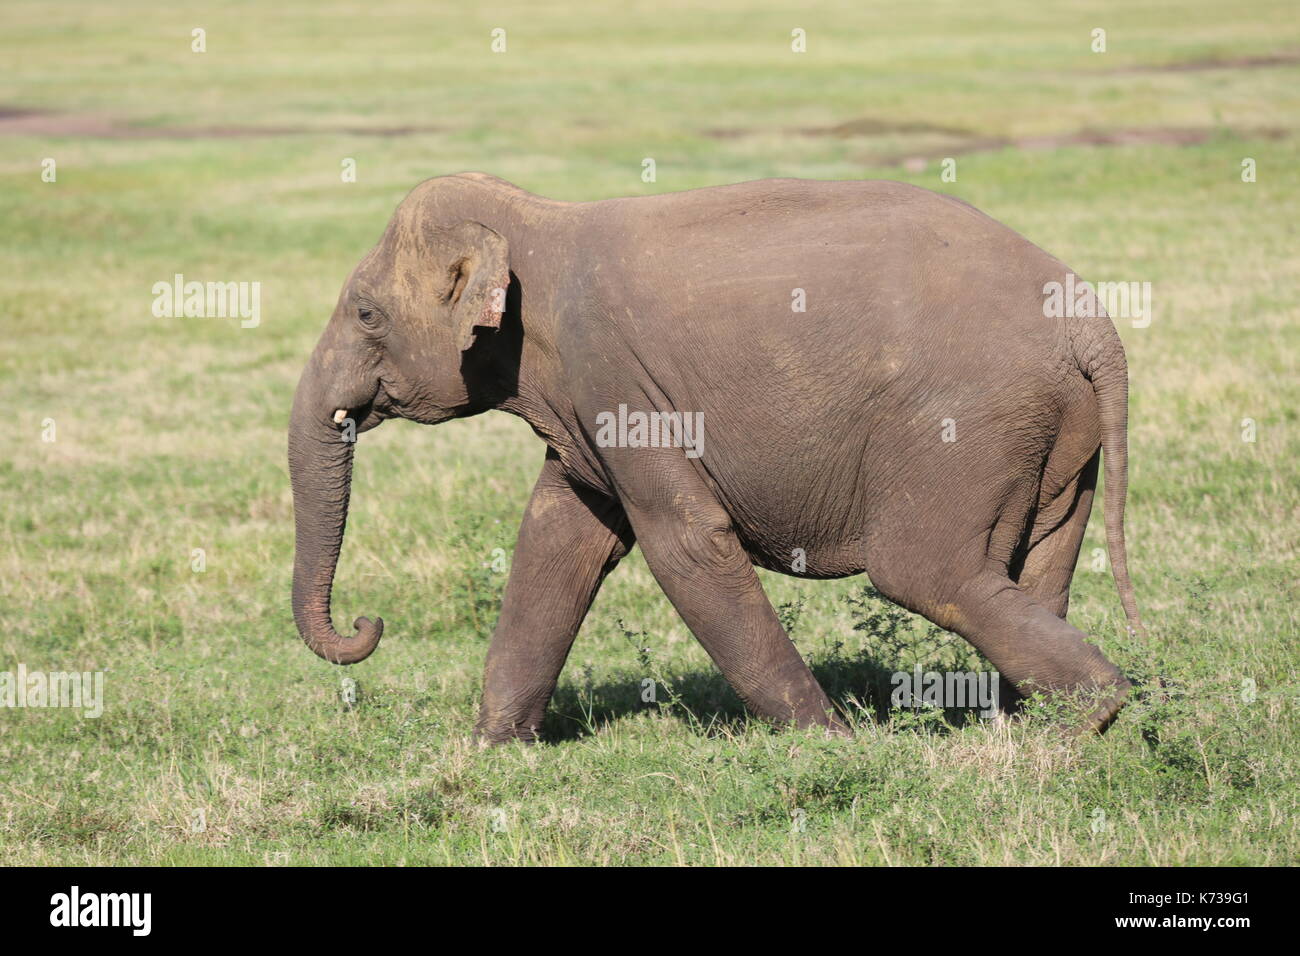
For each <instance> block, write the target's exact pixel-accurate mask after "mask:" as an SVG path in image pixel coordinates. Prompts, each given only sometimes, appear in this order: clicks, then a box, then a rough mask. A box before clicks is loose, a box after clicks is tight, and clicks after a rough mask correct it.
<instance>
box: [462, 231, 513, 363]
mask: <svg viewBox="0 0 1300 956" xmlns="http://www.w3.org/2000/svg"><path fill="white" fill-rule="evenodd" d="M451 243H452V249H453V258H452V264H451V274H450V276H449V279H450V284H449V287H448V291H447V298H448V301H449V302H450V303H451V323H452V334H453V335H455V336H456V342H457V345H458V346H459V347H460V350H461V351H462V352H463V351H465V350H466V349H468V348H469V347H470V346H471V345H473V344H474V336H475V334H476V330H477V329H481V328H488V329H499V328H500V327H501V315H502V313H504V312H505V310H506V290H507V289H508V288H509V287H510V248H509V245H508V244H507V243H506V240H505V238H504V237H503V236H501V235H500V234H498V233H496V232H493V231H492V230H491V229H489V228H488V227H487V226H485V225H483V224H482V223H481V222H462V223H461V224H460V225H458V226H456V227H455V228H454V229H453V230H452V235H451Z"/></svg>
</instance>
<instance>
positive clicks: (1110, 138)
mask: <svg viewBox="0 0 1300 956" xmlns="http://www.w3.org/2000/svg"><path fill="white" fill-rule="evenodd" d="M1220 132H1221V131H1220V130H1215V129H1201V128H1192V127H1178V126H1134V127H1129V128H1126V129H1109V130H1099V129H1084V130H1079V131H1078V132H1076V133H1062V134H1056V135H1052V136H1022V137H1018V138H1011V137H1005V138H998V137H986V138H980V139H970V140H965V141H963V142H958V143H954V144H952V145H951V146H950V147H948V153H949V154H950V155H960V156H968V155H970V154H971V153H986V152H991V151H993V150H999V149H1026V150H1034V149H1065V148H1067V147H1070V146H1151V145H1154V146H1199V145H1201V144H1202V143H1207V142H1209V141H1210V140H1211V139H1212V138H1213V137H1214V136H1216V135H1218V134H1219V133H1220ZM1231 132H1232V134H1233V135H1234V136H1239V137H1241V138H1242V139H1272V140H1276V139H1285V138H1286V137H1287V136H1288V135H1290V133H1289V131H1288V130H1284V129H1276V128H1263V129H1250V130H1233V131H1231ZM867 161H868V162H874V163H876V164H879V165H883V166H892V165H900V164H901V165H902V166H904V167H906V168H907V169H908V170H910V171H912V172H919V171H920V170H923V169H924V168H925V164H926V157H925V156H921V155H918V154H917V153H915V152H912V153H898V154H895V155H892V156H877V157H871V158H869V159H868V160H867Z"/></svg>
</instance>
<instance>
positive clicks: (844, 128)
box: [702, 116, 973, 139]
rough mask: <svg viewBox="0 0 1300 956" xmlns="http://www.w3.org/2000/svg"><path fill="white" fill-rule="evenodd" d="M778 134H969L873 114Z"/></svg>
mask: <svg viewBox="0 0 1300 956" xmlns="http://www.w3.org/2000/svg"><path fill="white" fill-rule="evenodd" d="M702 132H703V133H704V135H705V136H707V137H709V138H710V139H742V138H744V137H746V136H758V135H759V134H761V133H767V132H771V131H769V130H762V129H745V128H742V127H721V128H715V129H706V130H703V131H702ZM777 132H779V133H785V134H788V135H797V136H835V137H839V138H840V139H848V138H850V137H853V136H890V135H897V134H904V135H907V134H910V135H918V134H933V135H938V136H963V137H965V136H971V135H973V134H972V133H971V132H970V130H966V129H961V128H959V127H955V126H938V125H936V124H934V123H924V122H916V121H909V120H887V119H880V118H878V117H874V116H863V117H859V118H858V119H852V120H849V121H847V122H844V123H837V124H836V125H834V126H806V127H802V128H798V129H786V130H778V131H777Z"/></svg>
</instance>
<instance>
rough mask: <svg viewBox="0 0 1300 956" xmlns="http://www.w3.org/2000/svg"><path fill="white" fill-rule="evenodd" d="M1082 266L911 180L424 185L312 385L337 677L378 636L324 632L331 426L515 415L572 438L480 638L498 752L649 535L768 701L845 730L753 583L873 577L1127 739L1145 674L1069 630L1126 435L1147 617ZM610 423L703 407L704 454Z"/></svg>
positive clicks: (1119, 388) (1116, 402)
mask: <svg viewBox="0 0 1300 956" xmlns="http://www.w3.org/2000/svg"><path fill="white" fill-rule="evenodd" d="M1067 272H1068V270H1067V268H1066V267H1065V266H1064V265H1062V264H1061V263H1060V262H1058V261H1057V260H1056V259H1054V258H1052V257H1051V256H1049V255H1048V254H1047V253H1045V252H1043V251H1042V250H1040V249H1038V248H1037V247H1035V246H1034V245H1032V244H1030V243H1029V242H1028V241H1026V240H1025V239H1024V238H1022V237H1021V236H1019V235H1017V234H1016V233H1014V232H1012V231H1011V230H1009V229H1007V228H1006V227H1005V226H1002V225H1000V224H999V223H997V222H995V221H993V220H992V219H990V218H989V217H987V216H985V215H984V214H982V213H980V212H978V211H977V210H975V209H973V208H972V207H970V206H968V205H966V204H965V203H963V202H961V201H959V200H956V199H952V198H949V197H946V196H942V195H938V194H936V193H932V192H929V191H927V190H924V189H919V188H916V187H913V186H907V185H902V184H899V183H893V182H813V181H803V180H788V179H787V180H765V181H762V182H750V183H742V184H740V185H735V186H724V187H718V188H711V189H700V190H694V191H690V192H683V193H675V194H668V195H661V196H651V197H643V198H630V199H613V200H606V201H602V202H591V203H563V202H554V201H551V200H548V199H543V198H541V197H539V196H534V195H531V194H529V193H527V192H524V191H523V190H521V189H518V188H517V187H514V186H511V185H510V184H508V183H505V182H503V181H501V180H499V179H495V178H493V177H490V176H486V175H483V174H478V173H467V174H462V175H457V176H446V177H441V178H437V179H431V180H428V181H427V182H424V183H422V184H421V185H419V186H418V187H416V189H415V190H414V191H412V192H411V194H410V195H409V196H408V197H407V198H406V199H405V200H404V201H403V202H402V204H401V205H400V206H399V207H398V209H397V211H396V213H395V214H394V216H393V218H392V221H391V222H390V223H389V225H388V228H387V230H386V231H385V232H384V235H383V238H382V239H381V240H380V242H379V244H378V245H377V246H376V247H375V248H374V249H373V250H372V251H371V252H370V253H369V254H368V255H367V256H366V257H365V258H364V259H363V260H362V261H361V264H360V265H359V266H358V267H357V268H356V270H355V271H354V272H353V274H352V275H351V277H350V278H349V279H348V281H347V283H346V284H345V285H344V287H343V292H342V294H341V295H340V296H339V300H338V305H337V306H336V308H335V310H334V315H333V317H332V318H331V319H330V322H329V325H328V326H327V328H326V329H325V332H324V334H323V335H322V336H321V339H320V343H319V344H318V345H317V347H316V350H315V352H314V353H313V355H312V357H311V360H310V362H309V363H308V365H307V367H306V370H305V371H304V372H303V375H302V379H301V381H300V382H299V384H298V389H297V393H296V395H295V396H294V404H293V416H292V422H291V425H290V432H289V465H290V473H291V476H292V480H293V494H294V512H295V519H296V523H297V539H296V555H295V563H294V578H293V611H294V619H295V620H296V622H297V624H298V629H299V631H300V633H301V634H302V636H303V638H304V639H305V640H306V642H307V644H308V645H309V646H310V647H311V648H312V650H314V651H315V652H316V653H317V654H319V655H320V656H321V657H323V658H325V659H327V660H331V661H335V662H337V663H341V664H347V663H352V662H355V661H359V660H361V659H363V658H365V657H366V656H367V655H369V654H370V652H371V651H373V650H374V648H375V645H376V644H377V643H378V641H379V638H380V635H381V633H382V631H383V622H382V620H380V619H378V618H376V619H375V620H373V621H371V620H369V619H367V618H359V619H358V620H357V622H356V625H355V627H356V633H355V634H354V635H352V636H350V637H344V636H341V635H340V634H338V633H337V632H336V631H335V630H334V627H333V625H332V623H331V617H330V589H331V585H332V581H333V576H334V569H335V565H336V562H337V559H338V555H339V548H340V545H341V543H342V539H343V528H344V523H345V520H346V517H347V506H348V492H349V483H350V479H351V472H352V453H353V447H354V446H353V443H352V442H350V441H345V440H343V438H344V437H346V429H347V427H348V422H346V421H344V422H343V424H338V423H337V422H336V420H338V419H351V420H352V421H354V422H355V423H356V426H357V431H358V432H362V431H365V430H367V429H369V428H372V427H374V426H375V425H377V424H379V423H380V422H382V421H383V420H384V419H386V418H391V417H394V416H400V417H402V418H408V419H411V420H413V421H417V422H424V423H426V424H436V423H438V422H443V421H446V420H448V419H451V418H457V417H461V416H466V415H474V414H477V413H479V412H483V411H487V410H488V409H501V410H503V411H507V412H510V413H512V414H515V415H518V416H520V417H521V418H523V419H524V420H525V421H527V422H528V423H529V425H531V426H532V428H533V430H534V431H535V432H536V433H537V434H538V435H539V436H540V437H541V438H542V439H543V441H545V443H546V445H547V446H548V447H547V452H546V459H545V463H544V464H543V466H542V472H541V476H540V477H539V478H538V480H537V485H536V487H535V488H534V490H533V493H532V498H531V500H530V501H529V503H528V507H527V510H526V512H525V514H524V518H523V524H522V526H521V527H520V531H519V539H518V544H517V547H516V550H515V552H514V556H513V561H512V568H511V572H510V578H509V583H508V585H507V587H506V592H505V601H504V604H503V606H502V609H501V616H500V619H499V621H498V623H497V627H496V631H495V633H494V635H493V637H492V643H491V647H490V649H489V651H488V656H487V674H486V680H485V686H484V692H483V702H482V709H481V712H480V714H479V718H478V724H477V732H478V734H479V735H480V737H481V738H485V739H487V740H491V741H503V740H510V739H516V738H518V739H524V740H531V739H535V737H536V735H537V733H538V729H539V727H540V726H541V723H542V717H543V714H544V711H545V709H546V706H547V702H548V701H549V699H550V697H551V694H552V692H553V690H554V688H555V684H556V680H557V678H558V676H559V673H560V669H561V667H562V666H563V665H564V661H565V658H566V656H567V655H568V652H569V647H570V645H571V643H572V642H573V638H574V635H575V634H576V632H577V630H578V627H579V625H580V624H581V622H582V619H583V616H584V615H585V614H586V612H587V609H588V606H589V605H590V603H591V601H592V599H593V598H594V596H595V594H596V591H597V589H598V588H599V587H600V583H601V580H602V579H603V578H604V577H605V575H606V574H607V573H608V572H609V571H610V570H611V569H612V568H613V567H614V565H615V564H617V562H618V561H619V559H620V558H622V557H623V556H624V555H625V554H627V552H628V549H629V548H631V547H632V544H633V542H634V540H635V541H637V542H639V543H640V545H641V548H642V550H643V552H644V554H645V558H646V561H647V563H648V564H649V566H650V569H651V571H652V572H653V573H654V575H655V578H656V579H657V580H658V582H659V584H660V585H661V586H662V588H663V590H664V592H665V593H666V594H667V595H668V598H669V599H670V600H671V601H672V603H673V605H674V606H675V607H676V608H677V610H678V611H679V612H680V614H681V616H682V617H683V619H684V620H685V621H686V624H687V625H688V626H689V627H690V629H691V631H692V632H693V633H694V634H695V636H696V637H697V638H698V639H699V641H700V643H701V644H703V645H704V647H705V649H706V650H707V651H708V653H709V655H710V656H711V657H712V658H713V660H714V661H715V662H716V663H717V665H718V667H719V668H720V669H721V671H722V673H723V674H724V675H725V676H726V678H727V680H728V681H729V682H730V683H731V685H732V686H733V687H734V688H735V689H736V691H737V692H738V693H739V694H740V695H741V697H742V698H744V700H745V702H746V704H747V705H748V706H749V708H750V709H751V710H752V711H753V712H754V713H756V714H759V715H762V716H765V717H769V718H773V719H776V720H780V721H793V722H794V723H796V724H798V725H801V726H810V725H821V726H824V727H827V728H829V729H831V730H833V731H842V730H843V729H844V725H843V724H842V723H841V721H840V720H839V719H838V718H837V717H836V715H835V713H834V711H833V708H832V706H831V704H830V702H829V700H828V699H827V697H826V695H825V694H824V693H823V692H822V689H821V688H820V687H819V686H818V684H817V682H816V680H815V679H814V678H813V676H812V674H811V673H810V672H809V669H808V667H807V665H806V664H805V663H804V661H803V659H802V658H801V657H800V655H799V654H798V652H797V651H796V650H795V648H794V646H793V645H792V644H791V643H790V641H789V639H788V638H787V637H786V635H785V633H784V632H783V631H782V628H781V625H780V624H779V623H778V620H777V616H776V614H775V613H774V612H773V609H772V606H771V604H770V603H769V602H768V599H767V597H766V595H765V594H764V593H763V589H762V587H761V586H760V584H759V580H758V577H757V576H756V575H755V573H754V570H753V566H754V565H760V566H762V567H765V568H770V569H772V570H774V571H781V572H783V573H787V574H790V573H796V571H795V570H794V569H796V568H798V569H799V570H798V572H797V573H798V574H799V575H800V576H803V577H812V578H829V577H841V576H844V575H851V574H858V573H860V572H863V571H865V572H866V573H867V574H869V575H870V577H871V580H872V582H873V583H874V584H875V585H876V587H878V588H879V590H880V591H881V592H883V593H884V594H885V595H886V596H887V597H889V598H890V599H891V600H893V601H895V602H897V603H898V604H901V605H902V606H904V607H906V608H908V609H910V610H912V611H915V612H917V613H919V614H922V615H924V616H925V617H927V618H928V619H929V620H931V621H933V622H934V623H935V624H937V625H939V626H940V627H942V628H945V629H948V630H952V631H956V632H957V633H959V634H961V635H962V636H963V637H964V638H966V639H967V640H968V641H970V642H971V643H972V644H973V645H974V646H975V647H977V648H978V649H979V650H980V651H981V652H983V653H984V655H985V656H987V657H988V659H989V660H990V661H991V662H992V663H993V665H994V666H996V667H997V668H998V670H999V671H1000V672H1001V674H1002V675H1003V678H1004V684H1003V686H1004V688H1006V687H1007V686H1008V683H1007V682H1008V681H1009V682H1010V685H1011V686H1014V687H1016V688H1019V690H1020V692H1022V693H1027V692H1030V691H1035V690H1038V691H1044V692H1047V693H1062V692H1081V693H1085V694H1086V693H1091V694H1093V700H1094V701H1099V702H1098V703H1096V706H1095V709H1094V710H1092V711H1091V713H1089V714H1088V715H1087V717H1086V718H1085V719H1084V721H1083V723H1082V725H1081V728H1080V729H1093V730H1103V729H1104V728H1105V727H1106V726H1107V724H1108V723H1109V722H1110V721H1111V720H1112V719H1113V717H1114V716H1115V714H1116V713H1117V712H1118V710H1119V708H1120V706H1121V705H1122V702H1123V699H1124V697H1125V696H1126V695H1127V693H1128V692H1129V689H1130V686H1129V683H1128V681H1127V680H1125V678H1124V677H1123V675H1121V674H1120V672H1119V671H1118V670H1117V669H1116V668H1115V667H1114V666H1113V665H1112V664H1111V663H1110V662H1109V661H1108V660H1107V659H1106V658H1105V657H1103V656H1102V654H1101V653H1100V652H1099V651H1098V650H1097V649H1096V648H1095V647H1094V646H1093V645H1091V644H1089V643H1085V635H1084V634H1083V633H1082V632H1080V631H1078V630H1076V629H1075V628H1074V627H1072V626H1070V625H1069V624H1067V623H1066V621H1065V611H1066V605H1067V603H1068V599H1069V586H1070V579H1071V576H1072V574H1073V570H1074V566H1075V563H1076V560H1077V557H1078V553H1079V547H1080V543H1081V541H1082V538H1083V533H1084V527H1085V525H1086V523H1087V520H1088V515H1089V510H1090V506H1091V504H1092V498H1093V489H1094V486H1095V483H1096V478H1097V467H1098V460H1099V458H1100V450H1101V449H1104V450H1105V453H1106V454H1105V467H1106V485H1105V487H1106V501H1105V516H1106V531H1107V538H1108V543H1109V546H1110V556H1111V562H1112V567H1113V569H1114V574H1115V578H1116V582H1117V584H1118V586H1119V590H1120V594H1121V597H1122V600H1123V604H1124V609H1125V612H1126V613H1127V615H1128V617H1129V620H1130V621H1131V622H1132V623H1133V624H1134V625H1135V626H1137V608H1136V604H1135V602H1134V599H1133V592H1132V587H1131V585H1130V583H1129V580H1128V573H1127V570H1126V564H1125V553H1124V538H1123V508H1124V496H1125V488H1126V484H1127V470H1128V469H1127V457H1126V455H1127V453H1126V448H1125V445H1126V435H1125V432H1126V417H1127V390H1128V384H1127V368H1126V365H1125V361H1124V352H1123V348H1122V346H1121V344H1120V340H1119V336H1118V335H1117V334H1116V332H1115V329H1114V327H1113V325H1112V324H1111V322H1110V320H1109V319H1108V318H1106V317H1105V316H1104V315H1103V316H1102V317H1100V318H1094V319H1049V318H1045V317H1044V308H1043V300H1044V294H1043V288H1044V285H1045V284H1046V283H1048V282H1051V281H1057V282H1062V283H1064V282H1065V276H1066V273H1067ZM795 289H802V290H804V295H805V296H806V302H807V311H806V312H802V313H801V312H796V311H793V310H792V301H793V296H794V290H795ZM494 290H495V291H494ZM502 290H504V292H505V294H504V296H503V295H502ZM502 309H504V312H503V311H502ZM620 403H622V404H626V405H627V406H628V408H629V410H631V411H637V410H641V411H654V410H657V411H661V412H666V411H678V412H684V413H693V412H702V413H703V415H704V422H705V431H704V436H705V440H704V442H703V454H702V455H700V456H699V457H689V456H688V455H687V454H685V451H684V450H683V449H682V448H680V447H676V448H673V447H666V448H647V447H634V448H628V447H622V448H619V447H612V448H606V447H598V445H597V443H596V440H595V436H596V434H597V430H598V424H599V422H598V421H597V415H598V414H599V413H601V412H611V411H615V410H616V409H617V408H618V406H619V404H620ZM945 427H946V428H947V429H948V432H947V437H949V438H951V437H952V429H954V428H955V433H956V441H945V440H943V439H944V435H945ZM796 549H800V550H796ZM800 554H802V555H805V556H806V557H805V558H804V560H805V561H806V564H803V563H801V562H800V560H799V557H800ZM1004 692H1005V691H1004Z"/></svg>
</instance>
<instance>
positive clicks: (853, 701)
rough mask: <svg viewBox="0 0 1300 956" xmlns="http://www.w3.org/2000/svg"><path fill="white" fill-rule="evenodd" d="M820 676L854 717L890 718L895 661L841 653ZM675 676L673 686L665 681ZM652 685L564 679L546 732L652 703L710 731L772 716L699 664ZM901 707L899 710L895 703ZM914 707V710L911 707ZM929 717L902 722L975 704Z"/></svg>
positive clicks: (583, 729) (947, 726) (591, 726)
mask: <svg viewBox="0 0 1300 956" xmlns="http://www.w3.org/2000/svg"><path fill="white" fill-rule="evenodd" d="M810 666H811V669H812V672H813V676H815V677H816V678H817V682H818V683H819V684H821V686H822V689H823V690H825V691H826V694H827V696H828V697H830V699H831V703H832V704H833V705H834V706H835V709H836V710H837V711H839V712H840V713H841V714H844V715H848V716H849V717H850V718H851V719H852V720H853V721H854V722H856V723H858V724H861V723H864V722H868V721H870V722H874V723H877V724H886V723H889V722H890V712H891V709H890V704H889V699H890V694H891V691H892V689H893V687H892V684H891V681H890V678H891V676H892V675H893V674H894V672H895V669H894V668H889V667H884V666H882V665H880V664H878V663H877V662H875V661H873V660H871V659H869V658H866V657H864V656H855V657H836V658H829V659H826V660H822V661H818V662H816V663H813V664H811V665H810ZM665 684H669V685H670V686H669V687H665ZM649 690H650V687H649V686H648V685H647V686H643V678H640V677H637V676H634V675H630V674H629V675H628V676H627V677H626V678H625V679H622V680H610V681H605V682H603V683H599V684H595V683H586V684H584V683H581V682H580V681H579V682H575V681H573V680H570V681H567V682H564V683H562V684H561V685H560V686H559V687H558V688H557V689H556V692H555V696H554V698H553V699H552V701H551V708H550V710H549V711H548V712H547V715H546V721H545V723H544V724H543V727H542V739H543V740H545V741H547V742H549V743H560V742H562V741H571V740H577V739H579V738H581V737H584V736H590V735H591V734H593V733H595V732H596V731H598V730H599V729H600V728H601V727H603V726H605V725H606V724H611V723H614V722H616V721H618V720H620V719H622V718H624V717H628V716H631V715H634V714H640V713H644V712H647V711H659V712H661V713H664V714H667V715H669V716H671V717H674V718H675V719H677V720H679V721H681V722H682V723H683V724H685V725H686V726H688V727H690V728H691V729H692V730H694V731H695V732H696V733H698V734H701V735H704V736H710V737H712V736H725V735H729V734H737V733H741V732H743V731H744V730H745V729H746V727H748V726H749V724H750V723H751V722H758V723H764V722H763V721H761V720H760V719H759V718H756V717H754V716H753V715H751V714H750V713H749V712H748V711H747V710H746V709H745V705H744V704H743V703H742V702H741V700H740V698H739V696H737V694H736V692H735V691H734V690H732V689H731V686H730V685H729V684H728V683H727V682H726V680H725V679H724V678H723V677H722V675H721V674H720V673H719V672H718V671H716V670H706V671H691V672H689V673H686V674H676V675H673V677H672V678H671V680H670V681H655V682H654V686H653V692H654V697H655V700H653V701H647V700H643V699H642V697H643V694H647V693H648V692H649ZM894 713H898V711H894ZM909 713H910V712H909ZM933 716H934V719H931V720H926V721H913V720H909V721H903V722H896V726H897V727H898V729H899V730H900V731H902V730H917V729H919V728H920V727H921V726H922V725H924V726H925V727H926V728H927V729H928V732H930V733H945V734H946V733H951V732H953V731H956V730H959V729H960V728H961V727H962V726H963V725H964V724H965V723H966V722H967V721H968V720H971V719H973V712H972V711H970V710H965V709H960V708H949V709H947V710H945V711H943V717H942V719H939V714H938V712H935V713H934V715H933Z"/></svg>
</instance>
